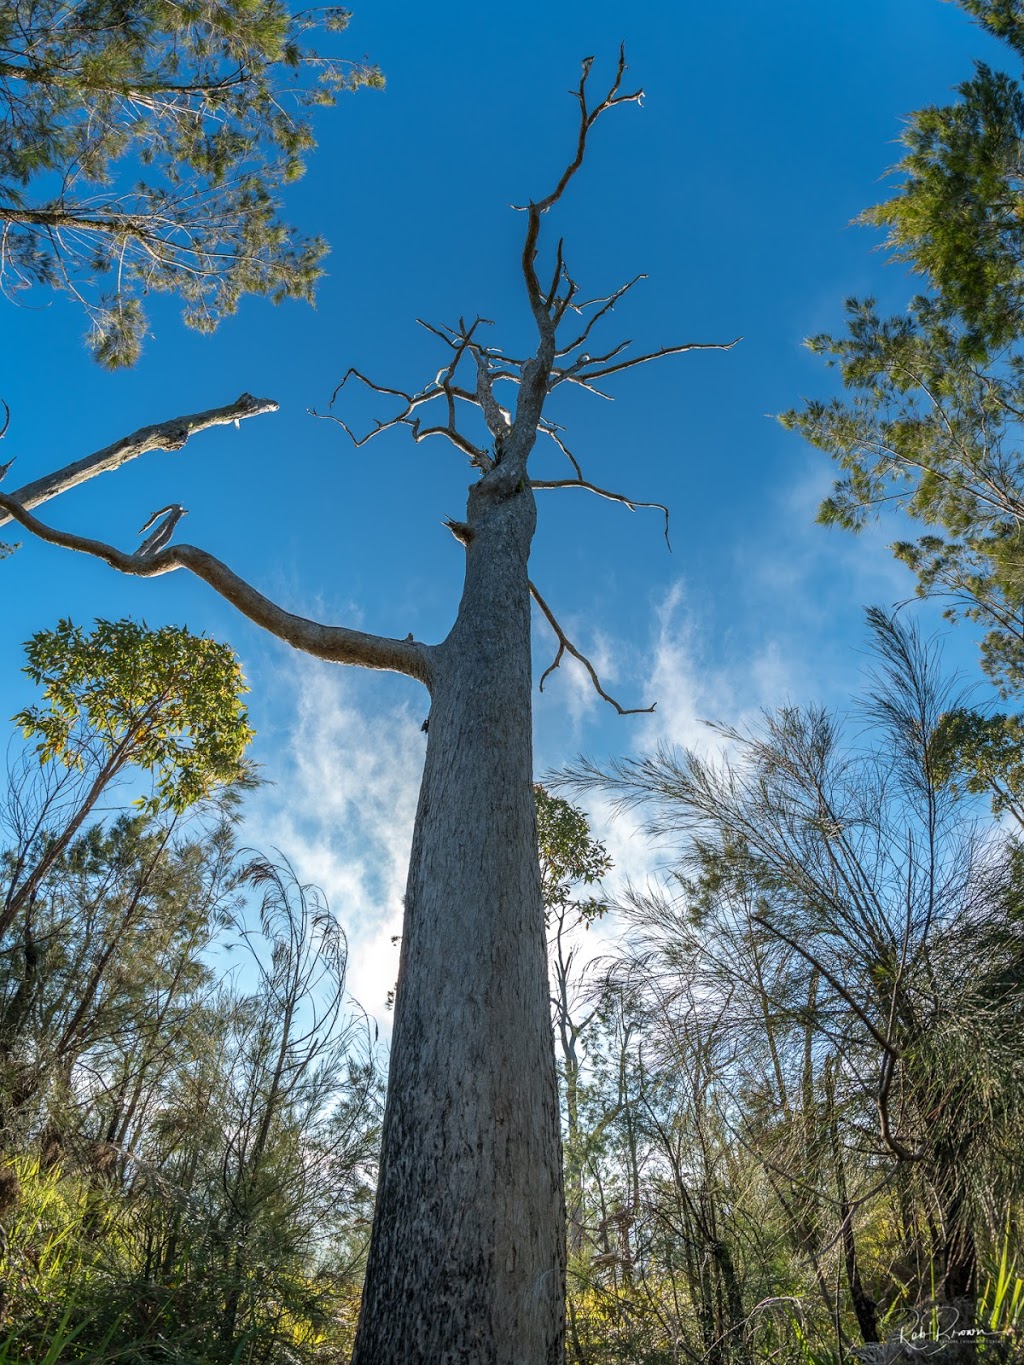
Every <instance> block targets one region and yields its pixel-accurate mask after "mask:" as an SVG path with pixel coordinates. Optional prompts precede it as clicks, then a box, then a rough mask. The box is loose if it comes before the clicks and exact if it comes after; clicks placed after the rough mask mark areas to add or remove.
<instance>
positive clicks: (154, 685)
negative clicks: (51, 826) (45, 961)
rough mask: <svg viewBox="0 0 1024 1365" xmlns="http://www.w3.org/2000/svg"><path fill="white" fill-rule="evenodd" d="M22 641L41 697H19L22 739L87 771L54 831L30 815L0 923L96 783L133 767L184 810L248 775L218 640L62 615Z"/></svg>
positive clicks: (164, 803) (146, 803)
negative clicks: (89, 623)
mask: <svg viewBox="0 0 1024 1365" xmlns="http://www.w3.org/2000/svg"><path fill="white" fill-rule="evenodd" d="M26 652H27V657H28V664H27V665H26V669H25V671H26V672H27V673H28V674H29V676H30V677H31V678H32V680H33V682H35V683H37V684H39V685H40V686H42V688H43V696H44V698H45V701H46V705H45V706H32V707H26V708H25V710H23V711H21V712H20V713H19V714H18V716H17V717H15V720H16V722H17V724H19V725H20V726H21V728H22V731H23V733H24V734H25V736H26V738H33V739H37V740H38V741H39V744H38V753H39V756H40V759H41V761H42V762H43V763H50V762H54V763H57V764H60V765H62V766H63V767H64V768H66V769H68V770H71V771H74V772H76V773H82V774H88V781H87V782H84V783H83V784H82V786H81V790H80V792H79V793H78V799H77V801H76V803H75V805H74V807H73V808H72V809H71V810H69V811H68V812H67V813H66V818H65V819H64V821H63V822H62V827H61V828H60V829H59V830H54V831H47V830H46V829H45V828H44V827H43V826H42V825H39V824H37V825H36V827H35V828H34V829H32V831H31V834H30V836H29V837H28V838H27V839H23V841H22V843H21V845H20V847H19V849H18V851H17V854H16V857H15V861H14V862H13V864H12V866H11V876H10V880H9V883H8V887H7V893H6V896H5V898H4V903H3V907H2V909H0V934H2V933H4V932H6V930H7V929H8V928H10V926H11V925H12V924H13V923H14V921H15V920H16V919H17V918H18V916H19V914H21V912H22V911H23V909H24V908H25V907H28V906H31V903H32V900H33V898H34V896H35V894H36V892H37V890H38V888H39V886H40V885H41V883H42V881H43V879H44V878H45V877H46V875H47V874H48V872H49V871H50V869H51V868H52V867H53V866H54V864H55V863H56V862H57V860H58V859H59V858H60V857H61V855H62V854H63V853H64V851H65V850H66V849H67V848H68V846H69V844H70V843H71V841H72V839H74V837H75V835H76V834H77V833H78V832H79V830H81V829H82V827H83V825H84V824H85V821H86V820H87V819H88V818H89V816H90V814H91V812H92V811H93V810H94V809H95V806H96V803H97V801H98V800H99V799H100V797H101V796H102V795H103V793H104V792H105V791H107V790H108V788H109V787H110V785H111V783H114V782H116V781H118V780H119V779H120V778H122V777H123V776H124V775H126V773H127V772H129V771H130V770H131V769H133V768H134V769H138V770H140V771H145V772H148V773H149V775H150V777H151V779H152V783H153V790H152V792H151V794H150V795H149V796H147V797H143V798H140V799H139V804H140V805H141V806H143V808H145V809H147V810H149V811H151V812H152V813H156V812H158V811H160V810H163V809H170V810H177V811H182V810H185V809H186V808H187V807H188V806H189V805H191V804H193V803H194V802H196V801H198V800H200V799H201V798H202V797H204V796H207V795H209V794H210V793H211V792H212V791H214V790H215V789H216V788H217V787H218V786H226V785H230V784H238V783H240V782H243V781H244V780H246V778H247V777H248V776H249V774H250V769H249V767H248V766H247V764H246V762H245V758H244V755H245V750H246V748H247V746H248V744H249V741H250V740H251V738H252V731H251V730H250V728H249V725H248V721H247V717H246V713H245V710H244V708H243V705H242V701H241V694H242V693H243V692H244V691H245V690H246V689H245V685H244V683H243V681H242V673H241V669H240V667H239V664H238V660H237V659H236V658H235V655H234V654H233V653H232V651H231V650H230V649H229V648H228V647H227V646H225V645H221V644H218V643H217V641H216V640H210V639H207V638H205V637H203V636H195V635H192V634H191V633H190V632H189V631H188V630H187V629H186V628H184V627H177V626H164V627H162V628H161V629H159V630H156V631H152V630H149V629H147V628H146V627H145V626H140V625H137V624H136V623H135V622H133V621H128V620H124V621H102V620H101V621H97V622H96V626H95V629H94V630H93V632H92V633H91V634H86V632H85V631H83V630H82V629H81V627H79V626H75V625H74V624H73V623H72V622H71V621H62V622H61V623H60V625H59V626H58V627H57V629H56V630H53V631H46V630H43V631H37V633H36V634H35V635H34V636H33V637H32V639H31V640H30V641H29V644H28V647H27V651H26ZM57 791H62V784H58V785H57ZM45 809H46V808H44V811H45Z"/></svg>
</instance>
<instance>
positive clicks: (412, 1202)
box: [0, 57, 693, 1365]
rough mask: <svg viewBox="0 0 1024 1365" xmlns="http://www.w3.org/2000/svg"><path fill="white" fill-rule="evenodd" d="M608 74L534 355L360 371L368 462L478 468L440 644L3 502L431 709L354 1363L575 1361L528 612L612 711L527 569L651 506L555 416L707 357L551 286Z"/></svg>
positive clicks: (77, 543) (535, 292) (524, 259)
mask: <svg viewBox="0 0 1024 1365" xmlns="http://www.w3.org/2000/svg"><path fill="white" fill-rule="evenodd" d="M591 65H592V62H591V60H590V59H588V60H587V61H586V62H585V63H584V70H583V76H582V78H581V81H580V84H579V86H578V88H577V90H576V92H575V95H576V100H577V103H578V106H579V125H578V131H577V135H576V142H575V148H574V151H573V154H572V157H571V160H570V161H569V162H568V164H567V165H566V166H565V169H564V170H563V172H562V174H561V175H560V177H559V178H558V180H557V182H556V184H555V186H554V188H553V189H552V190H551V192H550V193H548V194H547V195H545V196H544V197H543V198H541V199H539V200H536V201H531V202H530V203H529V204H528V205H526V206H525V209H524V212H525V216H526V232H525V240H524V243H523V250H522V256H521V269H522V278H523V283H524V286H525V292H526V297H527V302H528V305H529V309H530V313H531V316H532V319H533V324H534V328H535V332H536V348H535V350H534V351H533V353H532V354H530V355H527V356H521V357H515V356H510V355H507V354H505V353H504V352H503V351H501V350H499V349H498V348H496V347H494V346H490V345H487V344H486V343H485V341H484V338H483V328H484V324H483V322H482V320H480V319H477V320H474V321H473V322H472V323H470V324H466V323H465V322H464V321H460V323H459V324H458V326H456V327H440V328H435V329H433V330H434V333H435V335H436V337H437V338H438V340H439V341H440V343H441V344H442V346H443V347H444V348H445V352H446V364H445V366H444V367H443V368H442V369H441V370H440V371H439V373H438V374H437V377H436V378H435V379H434V380H433V381H431V382H430V383H428V384H427V385H426V386H425V387H423V388H422V389H419V390H416V391H413V392H409V391H405V390H399V389H396V388H393V387H386V386H381V385H375V384H372V383H370V381H368V380H366V379H365V378H364V376H363V375H361V374H360V373H359V372H358V371H356V370H354V369H353V370H349V372H348V373H347V375H346V377H345V380H343V381H342V382H343V384H344V383H345V382H346V381H349V380H356V381H359V382H362V383H364V384H369V387H370V388H371V389H373V390H374V391H375V392H378V393H384V394H388V395H390V396H392V397H394V398H396V399H397V403H398V407H399V411H398V412H397V414H396V415H395V416H393V417H392V418H390V419H389V420H387V421H382V422H379V423H378V424H377V425H376V426H375V427H374V428H373V430H372V431H371V432H370V433H369V434H368V435H367V436H365V437H363V438H361V439H360V440H358V441H357V444H360V445H361V444H364V443H365V442H366V441H367V440H369V439H371V438H372V437H373V436H376V435H377V434H379V433H380V432H381V431H384V430H387V429H390V428H393V427H395V426H403V425H404V426H407V427H408V428H409V429H410V430H411V432H412V435H413V437H414V439H417V440H423V439H425V438H426V437H427V436H430V435H441V436H444V437H446V438H447V439H448V440H449V441H450V442H451V443H452V444H453V445H454V446H455V447H456V449H457V450H458V451H459V452H460V453H461V454H462V456H463V457H464V458H466V459H467V460H468V462H469V465H470V467H471V469H472V470H473V471H474V475H475V480H474V483H473V484H472V485H471V487H470V491H469V498H468V502H467V509H466V517H465V520H464V521H460V522H455V521H452V522H451V523H450V529H451V530H452V532H453V534H454V535H455V536H456V538H457V539H458V540H459V541H460V543H462V544H463V545H464V546H465V550H466V575H465V584H464V589H463V595H462V600H461V603H460V605H459V609H458V614H457V617H456V620H455V624H454V625H453V627H452V630H451V632H450V633H449V635H448V636H447V638H446V639H445V640H444V641H443V642H441V643H440V644H436V645H428V644H425V643H423V642H420V641H417V640H415V639H413V638H412V637H411V636H409V637H407V638H405V639H385V638H382V637H379V636H374V635H370V634H367V633H364V632H362V631H356V630H351V629H348V628H346V627H342V626H326V625H319V624H316V623H314V622H311V621H308V620H305V619H303V618H300V617H296V616H294V615H291V614H290V613H287V612H285V611H283V610H282V609H281V608H280V607H278V606H276V605H275V604H274V603H272V602H270V601H269V600H268V599H267V598H265V597H263V596H262V594H260V593H258V592H257V591H255V590H254V589H253V588H252V587H250V586H249V585H248V584H246V583H244V582H243V581H242V580H241V579H240V578H238V577H237V576H236V575H235V574H234V573H232V572H231V570H229V569H228V568H227V567H226V566H225V565H224V564H222V563H220V562H219V561H218V560H216V559H214V558H213V556H211V555H209V554H207V553H205V552H204V551H201V550H198V549H196V548H195V547H192V546H187V545H179V546H173V545H169V546H165V547H163V548H158V549H155V550H154V551H153V552H152V553H151V554H148V555H145V556H130V555H125V554H123V553H122V552H121V551H119V550H117V549H115V548H114V547H112V546H109V545H106V544H103V543H101V542H98V541H93V540H90V539H88V538H85V537H80V536H74V535H69V534H66V533H64V532H61V531H58V530H55V529H53V528H48V527H46V526H45V525H44V524H43V523H41V522H40V521H39V520H38V519H37V518H35V517H34V516H33V515H32V514H31V513H30V512H27V511H26V510H25V509H24V508H23V507H21V506H20V505H19V504H18V503H17V502H16V501H15V500H13V499H12V498H7V497H2V498H0V506H2V507H3V508H4V509H5V510H6V511H7V512H9V513H10V514H11V515H12V516H13V517H14V519H15V520H17V521H18V522H19V523H20V524H21V525H23V526H24V527H26V529H29V530H32V531H34V532H35V533H36V534H38V535H40V536H41V537H42V538H43V539H46V540H49V541H50V542H51V543H54V544H59V545H62V546H64V547H65V548H70V549H76V550H79V551H82V552H86V553H91V554H94V555H97V556H98V557H100V558H102V559H104V560H105V561H106V562H107V563H109V564H111V565H112V566H114V567H116V568H118V569H120V570H122V571H123V572H127V573H130V574H137V575H142V576H149V575H152V574H159V573H165V572H168V571H171V570H173V569H175V568H179V567H187V568H189V569H190V570H191V571H192V572H193V573H195V574H197V575H198V576H199V577H202V578H204V579H205V580H206V581H207V582H208V583H210V584H211V585H212V586H213V587H214V588H215V589H216V590H217V591H219V592H220V593H221V594H222V595H223V596H225V597H226V598H227V599H228V600H229V601H231V602H233V603H234V604H235V605H236V606H237V607H238V608H239V609H240V610H241V611H243V612H244V613H245V614H246V615H247V616H249V617H250V619H252V620H253V621H255V622H256V623H257V624H259V625H262V626H264V627H266V628H267V629H269V630H271V631H272V632H273V633H275V634H277V635H278V636H280V637H281V638H282V639H284V640H286V641H288V642H289V643H290V644H292V645H293V646H295V647H296V648H299V649H303V650H305V651H307V652H308V653H312V654H314V655H317V656H318V657H320V658H323V659H327V660H330V661H332V662H336V663H348V664H358V665H361V666H363V667H369V668H384V669H391V670H393V671H396V672H399V673H404V674H406V675H407V676H409V677H412V678H415V679H416V680H418V681H420V682H422V683H424V684H425V685H426V686H427V688H428V689H429V691H430V694H431V711H430V717H429V733H428V742H427V754H426V761H425V767H424V774H423V782H422V787H421V795H420V801H419V807H418V812H417V819H416V825H415V830H414V834H413V846H412V855H411V862H410V871H409V881H408V889H407V893H406V899H405V923H404V929H403V935H402V950H401V963H400V968H399V982H398V988H397V994H396V1005H395V1023H394V1038H393V1046H392V1052H391V1065H390V1074H389V1083H388V1093H387V1108H386V1113H385V1119H384V1129H383V1142H382V1158H381V1176H380V1184H379V1187H378V1191H377V1201H376V1207H375V1212H374V1231H373V1237H372V1241H371V1247H370V1253H369V1262H368V1269H367V1280H366V1291H365V1295H364V1300H363V1309H362V1317H361V1323H360V1329H359V1338H358V1341H357V1345H356V1352H355V1360H356V1361H357V1362H358V1365H383V1363H384V1362H388V1365H391V1362H393V1361H394V1360H395V1359H409V1358H429V1359H431V1360H436V1361H437V1362H438V1363H439V1365H441V1363H442V1362H447V1361H455V1360H458V1359H461V1358H463V1357H464V1356H465V1355H466V1353H467V1352H469V1353H470V1354H474V1355H478V1356H483V1357H486V1358H487V1359H493V1360H495V1361H496V1362H502V1361H508V1362H511V1361H513V1360H515V1361H519V1360H530V1361H537V1362H541V1361H544V1362H551V1363H552V1365H554V1363H555V1362H557V1361H558V1360H560V1359H561V1355H562V1339H563V1283H564V1214H563V1208H562V1191H561V1170H560V1165H561V1162H560V1152H559V1123H558V1110H557V1094H556V1086H555V1069H554V1056H553V1049H552V1042H551V1026H550V1013H549V991H548V984H547V963H546V953H545V942H544V915H543V904H542V899H541V887H540V875H539V869H538V863H537V840H536V813H535V803H534V797H533V790H532V776H533V775H532V771H531V752H530V749H531V744H530V740H531V677H530V672H531V670H530V602H531V597H532V598H533V599H534V600H536V602H537V604H538V606H539V608H540V610H541V612H542V614H543V615H544V617H545V619H546V620H547V621H548V622H549V623H550V624H551V626H552V629H553V630H554V632H555V635H556V638H557V641H558V649H557V653H556V657H555V661H554V663H553V664H552V667H556V666H557V664H558V663H559V662H560V661H561V659H562V658H563V657H564V655H565V654H566V653H567V652H568V653H571V654H573V655H574V656H575V657H577V658H578V659H581V660H583V662H584V665H585V666H586V667H587V668H588V669H589V670H590V673H591V677H592V678H593V679H594V681H595V683H596V684H597V686H598V689H599V691H601V694H602V695H603V696H605V697H607V693H605V692H604V691H603V689H602V688H601V687H600V683H599V682H598V680H597V675H596V673H595V672H594V670H593V668H592V666H591V665H590V664H589V661H587V660H586V659H585V658H584V656H583V655H582V654H581V653H580V651H579V650H578V649H577V647H576V646H575V645H574V644H573V643H572V642H571V641H570V640H569V638H568V637H567V635H566V634H565V632H564V630H563V629H562V627H561V626H560V625H559V623H558V621H557V619H556V617H555V615H554V613H553V612H552V610H551V608H550V607H549V605H548V603H547V602H546V601H545V599H544V598H543V597H542V596H541V594H540V593H539V591H538V590H537V588H536V586H535V585H534V584H533V583H532V582H531V580H530V578H529V576H528V571H527V562H528V558H529V553H530V545H531V541H532V538H533V534H534V529H535V525H536V503H535V491H536V490H538V489H545V490H546V489H552V488H564V487H570V488H582V489H586V490H589V491H590V492H593V493H595V494H597V495H599V496H602V497H605V498H611V499H613V500H614V501H618V502H621V503H625V504H626V505H628V506H634V505H639V504H636V503H635V502H633V501H632V500H630V499H629V498H627V497H626V496H625V495H623V494H620V493H617V492H613V491H610V490H608V489H605V488H601V487H598V486H597V485H595V484H593V483H591V482H590V481H588V480H587V479H585V478H584V476H583V473H582V470H581V466H580V464H579V463H578V462H577V461H576V460H575V458H574V457H573V456H572V455H571V454H569V452H568V450H567V448H566V446H565V444H564V442H563V440H562V438H561V436H560V435H559V429H558V427H557V426H556V425H555V424H554V422H553V421H552V420H551V419H550V418H549V417H547V416H546V415H545V408H546V404H547V401H548V398H549V395H550V394H551V393H552V392H553V391H554V390H556V389H557V388H559V387H560V386H561V385H564V384H568V385H572V386H575V387H577V388H584V389H594V388H596V387H598V386H600V385H601V384H602V382H603V381H605V380H609V379H610V378H611V377H612V376H614V375H616V374H618V373H621V372H623V371H625V370H628V369H630V368H632V367H634V366H636V365H639V364H643V363H646V362H647V361H650V360H654V359H657V358H660V357H663V356H667V355H673V354H677V353H680V352H682V351H686V350H689V349H692V347H693V344H686V345H679V346H670V347H663V348H661V349H660V350H657V351H653V352H649V353H646V354H640V355H628V354H626V350H627V347H628V343H626V342H622V343H619V344H617V345H615V346H612V347H611V348H610V349H608V350H605V351H603V352H598V351H597V350H596V347H595V344H594V340H593V339H592V338H593V335H594V328H595V326H596V325H597V324H598V323H599V322H600V321H601V320H602V319H604V318H605V317H606V316H607V314H608V313H609V311H610V310H611V309H612V308H613V307H614V305H615V304H616V303H617V302H618V301H619V300H620V299H621V298H622V297H623V296H624V295H625V294H626V293H627V292H628V290H629V288H630V287H631V285H630V284H627V285H624V286H622V287H620V288H619V289H617V290H615V291H614V292H613V293H611V294H610V295H606V296H604V297H601V298H597V299H590V300H587V299H584V298H582V297H581V296H580V293H579V289H578V286H577V284H576V282H575V281H574V280H573V278H572V276H571V274H570V272H569V270H568V267H567V264H566V260H565V256H564V252H563V249H562V247H561V245H559V247H558V248H557V250H556V252H555V259H554V261H553V262H552V264H551V268H550V273H549V272H548V271H547V270H545V280H544V282H543V283H542V281H541V276H540V274H539V267H538V261H537V256H538V242H539V235H540V230H541V221H542V217H543V215H544V214H545V213H547V212H548V211H549V210H550V209H552V208H554V207H555V205H556V204H557V203H558V202H559V201H560V200H561V198H562V196H563V194H564V193H565V191H566V188H567V187H568V185H569V184H570V182H571V180H572V178H573V176H574V175H575V174H576V172H577V171H578V169H579V168H580V166H581V165H582V163H583V159H584V154H585V151H586V145H587V140H588V137H589V135H590V133H591V130H592V128H593V126H594V124H595V122H596V121H597V120H598V119H599V118H600V117H601V116H602V115H603V114H604V113H606V112H607V111H608V110H609V109H612V108H614V107H616V106H617V105H620V104H623V103H629V102H633V101H635V100H637V99H638V98H639V94H640V92H638V91H637V92H631V93H628V94H627V93H624V92H623V90H622V80H623V77H624V73H625V62H624V59H622V58H621V57H620V61H619V64H618V69H617V72H616V75H615V78H614V80H613V82H612V83H611V85H610V87H609V89H608V91H607V93H606V94H605V96H604V97H603V98H602V99H601V100H600V101H599V102H597V103H596V104H593V105H592V104H591V103H590V98H589V90H588V80H589V75H590V70H591ZM633 283H635V281H634V282H633ZM467 371H468V376H467ZM509 389H511V390H512V392H513V398H512V400H511V403H510V405H508V406H506V404H505V403H504V402H503V401H502V396H503V395H504V394H505V393H508V391H509ZM438 408H440V416H439V417H438V419H437V420H436V421H435V420H432V413H434V412H436V411H437V409H438ZM474 417H475V418H476V420H477V422H478V426H477V427H473V426H472V422H473V419H474ZM480 418H482V421H480ZM464 419H468V420H464ZM338 420H339V421H340V420H341V419H338ZM342 425H344V423H343V422H342ZM538 434H540V435H543V436H546V437H547V438H548V439H550V440H551V441H552V443H553V446H554V447H556V448H560V449H561V450H562V451H563V452H564V453H565V454H566V455H567V457H568V458H569V460H570V462H571V467H572V476H571V477H569V478H561V479H538V478H535V477H533V475H532V474H531V472H530V471H529V469H528V461H529V459H530V456H531V454H532V452H533V449H534V446H535V444H536V442H537V437H538ZM647 505H654V504H647ZM548 671H549V672H550V669H549V670H548ZM545 676H547V675H545ZM607 699H608V700H609V701H611V700H612V699H611V698H610V697H607ZM615 705H618V704H617V703H615ZM618 709H620V710H622V709H623V708H621V707H619V708H618ZM470 831H472V847H471V848H470V846H469V845H468V844H467V839H468V838H469V832H470Z"/></svg>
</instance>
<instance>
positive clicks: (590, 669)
mask: <svg viewBox="0 0 1024 1365" xmlns="http://www.w3.org/2000/svg"><path fill="white" fill-rule="evenodd" d="M530 596H531V597H532V598H533V600H534V601H535V602H536V603H537V606H538V607H540V609H541V611H542V612H543V613H544V615H545V617H546V618H547V622H548V625H549V626H550V627H551V629H552V630H553V631H554V632H555V637H556V638H557V640H558V652H557V653H556V655H555V657H554V659H553V660H552V662H551V663H550V664H548V666H547V668H546V669H545V670H544V672H543V673H542V674H541V679H540V690H541V691H542V692H543V691H544V684H545V682H546V681H547V679H548V678H549V676H550V675H551V674H552V673H553V672H554V671H555V669H556V668H559V667H560V666H561V663H562V659H563V658H564V657H565V655H566V654H571V655H572V657H573V658H574V659H576V660H577V661H578V662H579V663H581V664H582V665H583V667H584V668H585V669H586V670H587V673H588V674H589V675H590V681H591V682H592V683H593V685H594V691H595V692H596V693H597V695H598V696H599V697H601V698H603V700H604V701H606V702H607V703H608V705H609V706H614V707H615V709H616V711H618V713H619V715H620V716H644V715H649V714H650V713H651V712H652V711H653V710H654V709H655V707H656V706H657V704H658V703H657V702H654V703H653V705H651V706H620V705H619V703H618V702H617V701H616V700H615V698H614V697H612V696H609V694H608V693H607V692H606V691H605V690H604V688H603V687H602V686H601V679H600V678H599V677H598V675H597V669H596V668H595V667H594V665H593V664H592V663H591V662H590V660H589V659H588V658H587V656H586V655H585V654H583V653H581V652H580V650H578V649H577V648H576V646H575V645H574V644H573V642H572V641H571V640H570V639H569V637H568V635H566V633H565V631H564V630H563V629H562V627H561V626H560V625H559V623H558V620H557V618H556V616H555V614H554V612H553V611H552V610H551V608H550V607H549V606H548V604H547V602H545V601H544V598H543V597H541V595H540V593H539V592H538V591H537V585H536V584H535V583H534V582H533V581H532V580H531V581H530Z"/></svg>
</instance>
